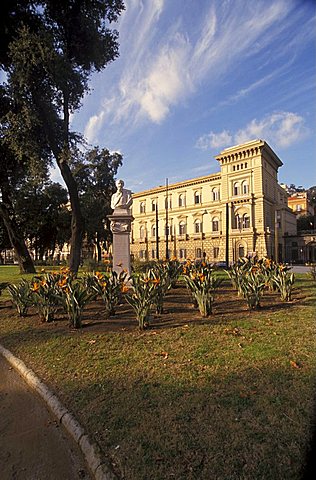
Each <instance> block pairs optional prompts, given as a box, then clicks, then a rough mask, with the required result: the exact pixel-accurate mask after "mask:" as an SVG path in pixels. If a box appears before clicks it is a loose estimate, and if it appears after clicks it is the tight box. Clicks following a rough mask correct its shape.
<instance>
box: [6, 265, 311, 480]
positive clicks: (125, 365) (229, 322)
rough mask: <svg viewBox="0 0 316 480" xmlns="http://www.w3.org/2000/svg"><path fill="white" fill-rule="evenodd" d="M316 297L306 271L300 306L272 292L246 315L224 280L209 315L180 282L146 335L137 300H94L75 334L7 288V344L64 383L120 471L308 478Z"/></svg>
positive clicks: (61, 387) (59, 386)
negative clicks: (115, 306) (21, 306)
mask: <svg viewBox="0 0 316 480" xmlns="http://www.w3.org/2000/svg"><path fill="white" fill-rule="evenodd" d="M2 268H3V267H0V281H5V280H9V277H10V275H7V272H8V270H6V272H4V271H3V270H2ZM4 268H6V269H8V268H10V267H4ZM11 278H12V277H11ZM16 278H18V277H15V279H16ZM315 297H316V288H315V282H314V283H313V282H312V281H311V280H309V279H307V277H306V276H304V275H297V280H296V284H295V291H294V295H293V301H292V302H291V303H287V304H282V303H280V302H279V300H278V297H277V296H276V295H272V294H269V295H266V296H265V297H264V299H263V302H262V308H261V310H260V311H257V312H248V310H247V307H246V304H245V301H244V300H242V299H240V298H238V297H237V295H236V293H235V292H234V291H233V290H232V289H231V287H230V286H229V283H228V282H226V283H224V284H223V285H222V287H221V288H220V290H219V292H218V295H217V298H216V304H215V305H214V314H213V315H212V316H211V317H209V318H208V319H204V320H201V319H200V317H199V314H198V312H197V311H196V310H194V309H193V308H192V306H191V305H190V299H189V296H188V294H187V293H186V290H185V289H184V288H183V287H181V286H180V287H179V288H176V289H173V290H171V291H170V292H169V294H168V297H167V302H166V313H164V314H163V315H161V316H157V317H154V318H153V320H152V325H151V328H150V329H149V330H148V331H144V332H140V331H138V329H137V323H136V321H135V320H134V319H133V314H132V312H131V310H130V308H129V306H128V305H124V304H123V305H122V306H121V307H120V309H119V313H118V315H117V316H116V317H114V318H110V319H109V320H103V319H102V311H103V309H102V305H101V304H100V303H99V302H95V303H93V304H91V305H90V306H89V307H88V308H87V311H86V315H85V317H84V319H83V324H84V328H82V329H81V330H80V331H74V330H71V329H69V328H68V326H67V321H66V319H65V318H64V317H63V316H62V314H61V315H60V316H59V317H58V318H57V320H56V321H55V322H53V323H48V324H41V323H40V322H39V320H38V317H37V315H36V313H35V312H34V311H31V312H30V315H29V316H28V317H26V318H24V319H20V318H18V317H17V316H16V315H15V313H14V310H13V309H12V308H11V306H10V302H9V301H8V299H7V297H4V298H3V300H2V303H0V320H1V321H0V342H1V343H2V344H3V345H4V346H5V347H6V348H9V349H10V350H11V351H13V352H14V353H15V354H16V355H18V356H19V357H21V358H22V359H23V360H24V361H26V363H27V364H28V365H29V366H30V367H31V368H33V369H34V370H35V371H36V373H37V374H38V375H39V376H40V377H42V378H43V379H44V380H45V382H46V383H47V384H48V385H50V387H51V388H52V389H54V390H56V391H57V393H58V395H59V396H60V398H61V399H62V402H63V403H64V404H65V405H67V406H68V407H70V408H71V409H72V410H73V412H74V413H75V415H76V416H77V418H78V419H79V421H80V422H81V423H82V424H83V425H84V426H85V428H86V429H87V430H88V431H89V432H90V434H91V436H93V437H94V438H95V439H96V440H97V441H98V443H99V444H100V446H101V448H102V450H103V452H104V453H105V454H106V455H107V456H108V458H109V459H110V460H111V462H112V464H113V465H114V468H115V470H116V471H117V473H118V476H119V477H120V478H124V479H126V480H145V479H146V480H147V479H153V480H160V479H169V478H170V479H176V480H180V479H181V480H182V479H183V480H187V479H188V480H191V479H205V480H210V479H212V480H213V479H218V480H224V479H225V480H228V479H229V480H237V479H238V480H240V479H244V480H246V479H247V480H248V479H249V480H250V479H251V480H253V479H256V480H258V479H265V480H266V479H285V478H286V479H299V478H300V477H301V472H302V468H303V465H304V461H305V455H306V449H307V446H308V443H309V440H310V437H311V424H312V420H313V408H314V400H315V397H314V390H315V383H314V379H315V370H316V368H315V367H316V355H315V351H316V338H315V310H316V309H315ZM0 301H1V298H0Z"/></svg>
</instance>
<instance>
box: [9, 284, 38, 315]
mask: <svg viewBox="0 0 316 480" xmlns="http://www.w3.org/2000/svg"><path fill="white" fill-rule="evenodd" d="M7 288H8V291H9V294H10V297H11V301H12V303H13V304H14V305H15V306H16V309H17V311H18V314H19V315H20V317H25V316H26V315H27V311H28V309H29V307H30V306H31V305H32V304H33V298H32V291H31V283H30V282H29V281H27V280H25V279H22V280H21V281H20V283H18V284H16V285H15V284H11V285H9V286H8V287H7Z"/></svg>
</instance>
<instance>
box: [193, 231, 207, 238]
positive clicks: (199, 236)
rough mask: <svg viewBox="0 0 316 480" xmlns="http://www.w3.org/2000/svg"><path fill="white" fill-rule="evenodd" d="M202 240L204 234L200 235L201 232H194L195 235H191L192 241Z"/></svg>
mask: <svg viewBox="0 0 316 480" xmlns="http://www.w3.org/2000/svg"><path fill="white" fill-rule="evenodd" d="M204 238H205V234H204V233H202V232H199V233H197V232H195V233H193V239H194V240H203V239H204Z"/></svg>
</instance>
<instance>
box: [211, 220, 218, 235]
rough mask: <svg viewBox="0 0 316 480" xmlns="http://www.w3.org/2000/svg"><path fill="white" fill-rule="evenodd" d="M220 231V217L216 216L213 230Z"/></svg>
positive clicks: (213, 221)
mask: <svg viewBox="0 0 316 480" xmlns="http://www.w3.org/2000/svg"><path fill="white" fill-rule="evenodd" d="M218 231H219V219H218V217H214V218H213V219H212V232H218Z"/></svg>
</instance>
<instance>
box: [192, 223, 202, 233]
mask: <svg viewBox="0 0 316 480" xmlns="http://www.w3.org/2000/svg"><path fill="white" fill-rule="evenodd" d="M201 232H202V222H201V220H195V222H194V233H201Z"/></svg>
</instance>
